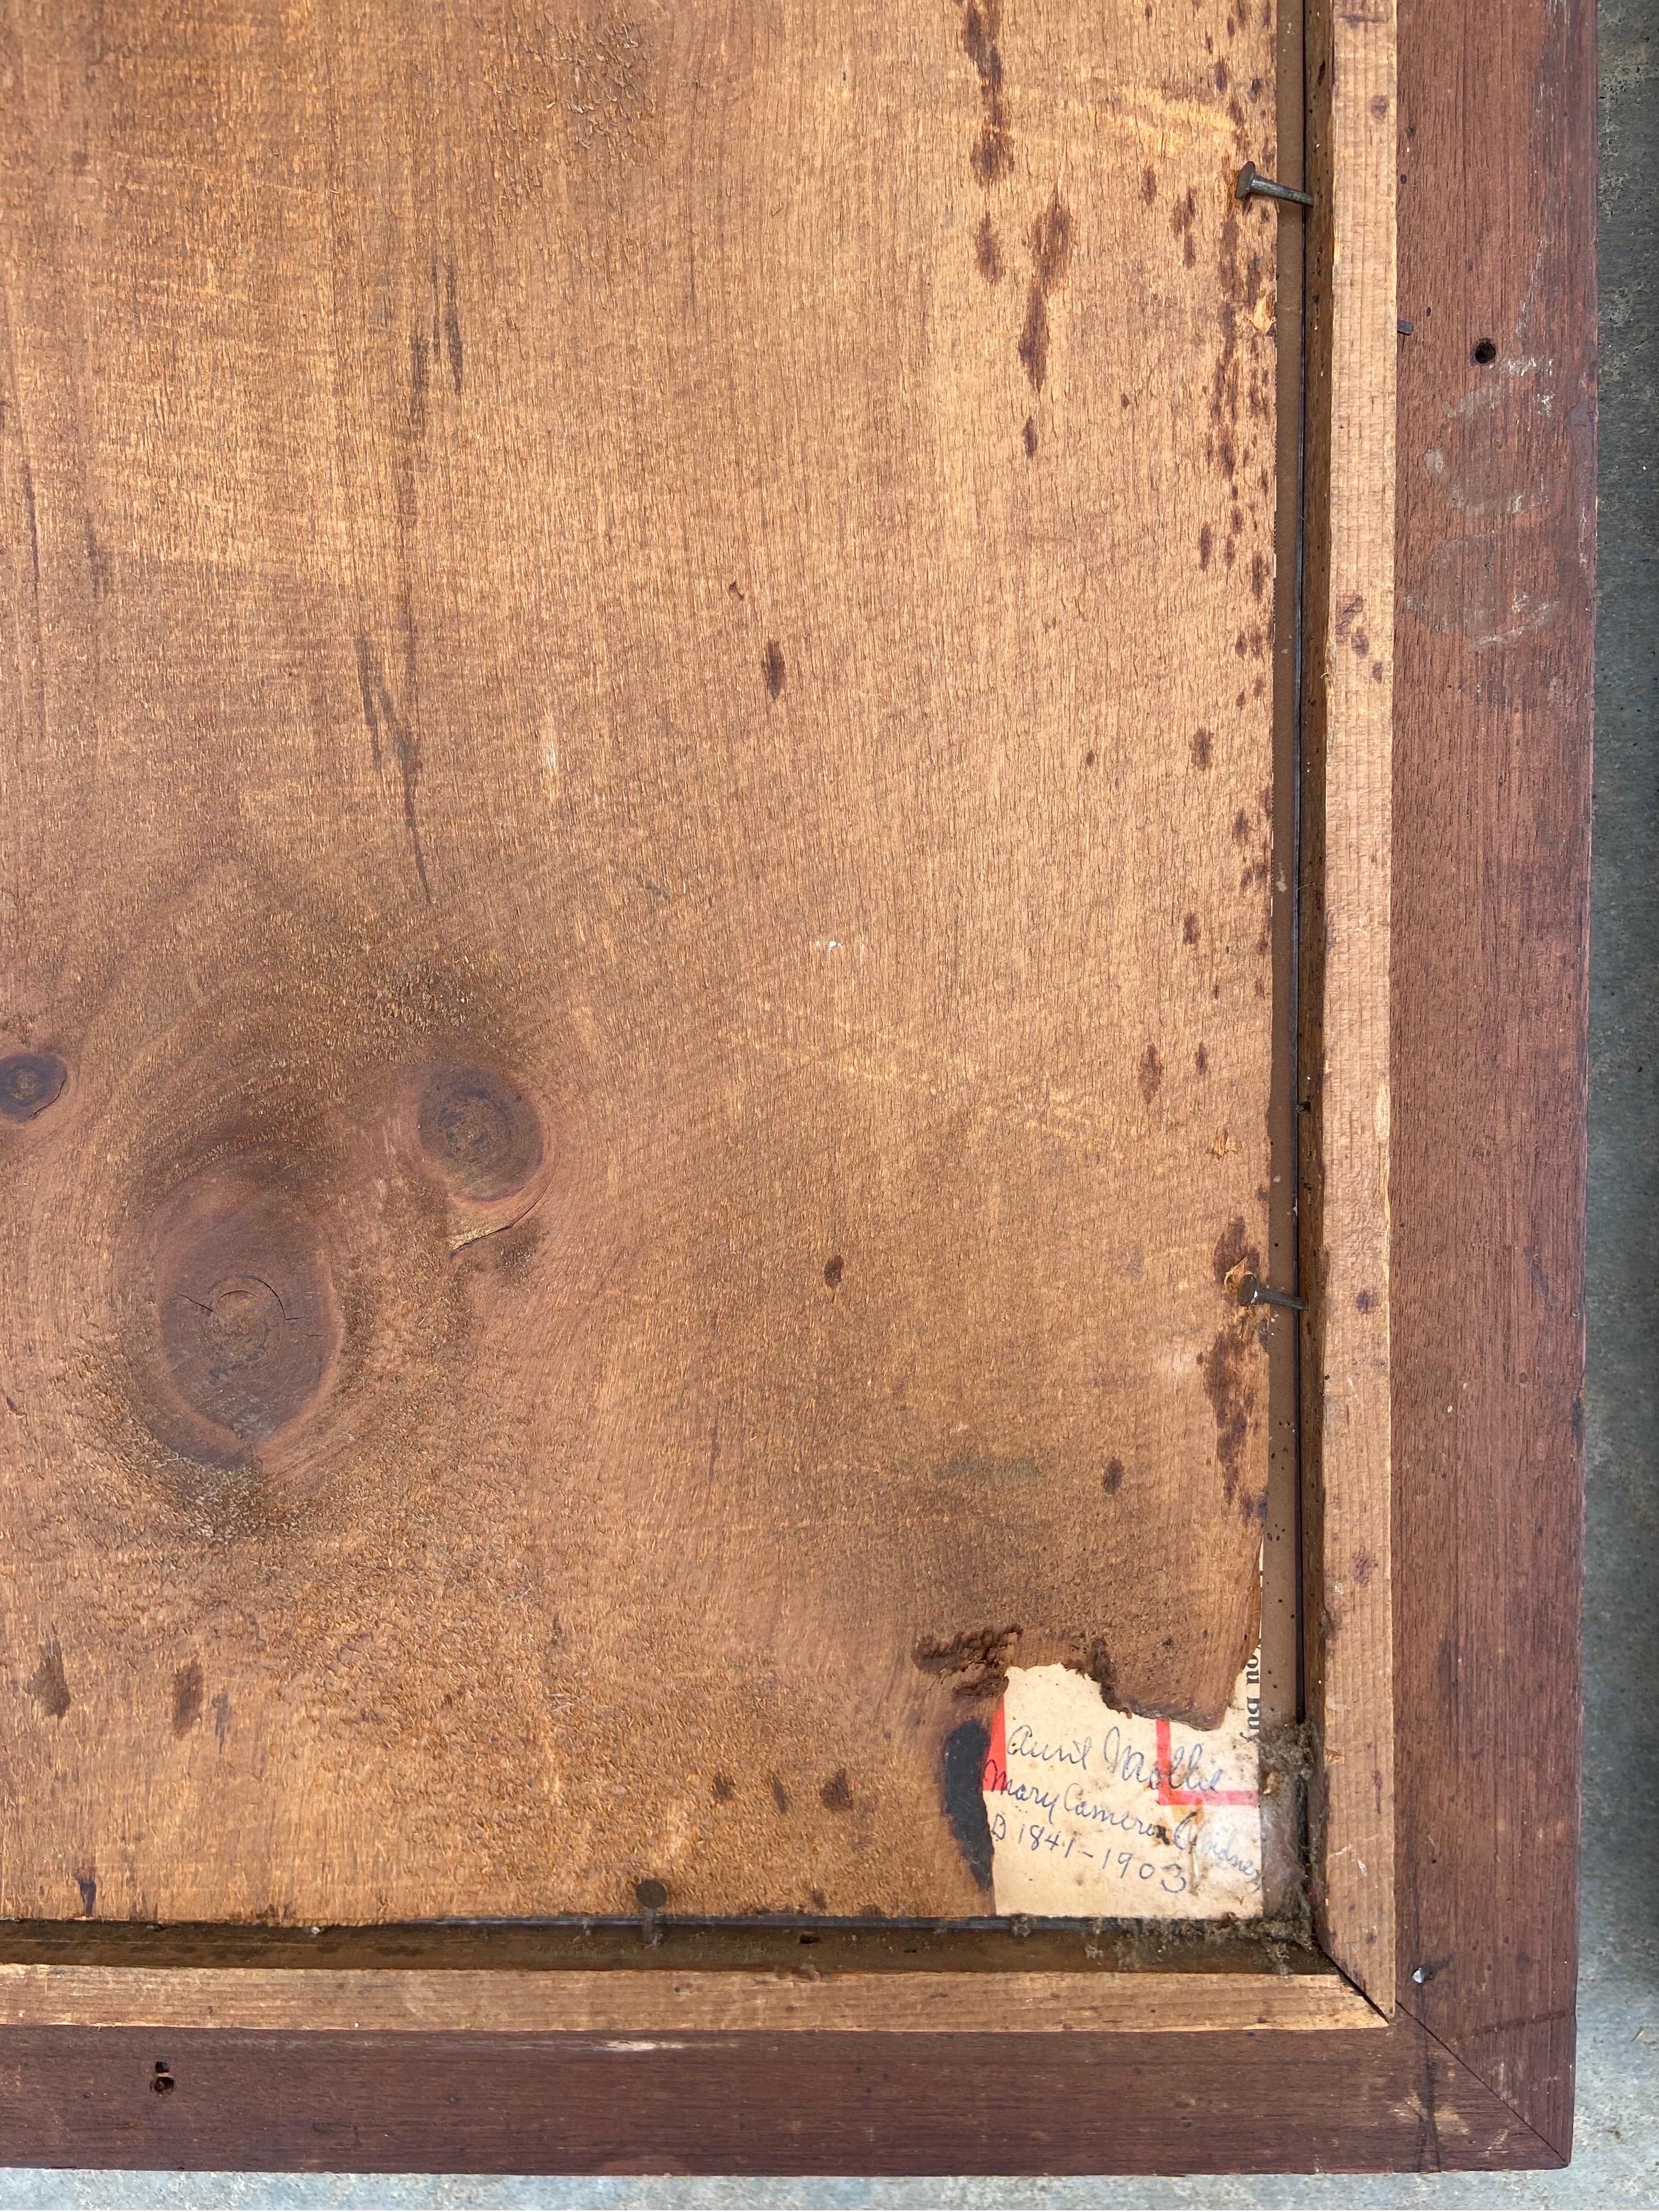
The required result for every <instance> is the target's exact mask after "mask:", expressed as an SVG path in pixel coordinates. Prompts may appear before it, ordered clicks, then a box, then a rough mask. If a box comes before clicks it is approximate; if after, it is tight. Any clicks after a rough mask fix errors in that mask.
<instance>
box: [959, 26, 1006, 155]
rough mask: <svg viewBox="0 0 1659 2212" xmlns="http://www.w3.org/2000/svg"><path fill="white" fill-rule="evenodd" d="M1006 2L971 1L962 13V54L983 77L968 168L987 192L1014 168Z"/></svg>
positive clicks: (977, 73)
mask: <svg viewBox="0 0 1659 2212" xmlns="http://www.w3.org/2000/svg"><path fill="white" fill-rule="evenodd" d="M1001 36H1002V0H968V4H967V5H966V7H964V8H963V11H962V51H963V53H965V54H966V55H967V57H968V58H969V61H970V62H972V64H973V65H974V72H975V76H977V77H978V78H979V105H980V125H979V131H978V135H977V136H976V137H975V140H974V144H973V150H972V151H971V153H970V154H969V156H968V166H969V168H970V169H971V170H972V171H973V173H974V176H975V179H976V181H977V182H978V183H979V184H981V185H983V186H984V187H985V188H986V189H987V191H988V190H989V189H990V187H991V186H992V185H994V184H995V183H997V181H998V180H999V179H1000V178H1003V177H1006V176H1007V175H1008V174H1009V173H1010V171H1011V170H1012V168H1013V166H1014V146H1013V140H1012V137H1011V136H1010V134H1009V130H1008V103H1007V100H1006V98H1005V96H1004V94H1003V88H1002V47H1001V45H1000V40H1001Z"/></svg>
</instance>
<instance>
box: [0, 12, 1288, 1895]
mask: <svg viewBox="0 0 1659 2212" xmlns="http://www.w3.org/2000/svg"><path fill="white" fill-rule="evenodd" d="M1274 49H1275V35H1274V27H1273V15H1272V10H1271V9H1269V8H1263V9H1249V10H1248V11H1245V10H1240V9H1236V8H1229V7H1227V6H1226V5H1225V0H1201V4H1200V6H1199V7H1197V8H1196V9H1194V8H1186V9H1178V10H1175V11H1173V12H1170V13H1169V14H1167V15H1166V14H1165V13H1162V12H1160V9H1159V8H1158V6H1154V7H1153V8H1152V11H1151V12H1150V14H1149V13H1148V12H1147V11H1146V9H1124V10H1122V11H1119V12H1109V13H1107V14H1105V15H1102V14H1100V13H1099V12H1098V11H1091V10H1087V9H1076V8H1073V7H1069V6H1066V7H1054V8H1046V9H1045V8H1041V7H1038V6H1036V5H1034V4H1031V0H1006V4H1003V5H997V4H993V0H967V4H964V5H960V6H958V5H956V4H954V0H937V3H936V0H927V4H921V0H917V4H914V5H907V6H906V7H903V8H901V9H894V8H891V7H887V6H877V5H874V4H872V0H840V4H838V5H837V6H836V7H835V8H833V9H828V10H826V9H812V8H807V7H805V6H793V5H792V6H787V7H784V8H782V9H762V8H759V7H757V6H748V5H744V6H739V7H738V8H736V9H732V10H728V11H725V12H721V13H716V12H715V11H713V10H709V9H702V8H671V7H668V6H666V5H660V4H650V0H641V4H639V5H636V6H634V7H631V8H621V7H618V8H616V9H609V10H602V11H597V12H596V11H590V10H585V9H577V8H575V7H574V6H572V5H569V4H568V0H554V4H551V5H550V6H549V7H548V8H546V9H544V10H542V11H541V12H540V14H539V15H538V20H537V22H536V24H535V25H533V26H529V27H527V26H526V22H525V21H524V20H522V18H521V15H520V11H518V10H517V9H513V8H512V7H509V6H507V5H506V4H504V0H503V4H501V5H486V6H485V7H483V8H482V9H477V10H469V11H466V12H465V14H463V15H457V14H456V13H455V12H454V11H453V10H448V9H442V8H440V7H437V6H435V5H432V6H428V5H424V4H413V0H411V4H409V5H407V6H404V7H400V8H398V9H393V10H392V11H389V12H388V13H386V14H383V15H377V16H375V17H374V19H373V20H372V21H371V19H369V18H368V17H359V16H356V15H352V14H350V13H349V11H347V10H346V9H343V8H340V7H335V6H329V7H325V8H323V9H319V10H318V11H316V12H315V13H314V14H313V15H307V16H305V17H303V18H300V17H295V16H294V15H291V14H288V13H284V12H283V11H282V10H280V9H276V8H275V7H274V6H270V5H269V4H265V3H264V0H234V4H232V5H229V6H227V7H211V8H209V7H194V6H186V7H184V8H179V9H172V8H169V9H159V8H157V9H137V10H131V11H127V12H125V13H124V14H123V15H122V16H121V17H120V18H119V20H118V21H111V20H109V19H108V18H106V17H104V16H101V15H97V14H95V13H94V11H93V10H91V9H81V8H78V7H75V6H71V7H70V8H68V9H60V10H54V11H51V13H50V14H49V15H41V16H40V17H37V18H34V19H32V20H31V21H29V22H27V24H25V25H23V26H21V27H19V28H18V29H17V30H15V32H14V33H12V35H11V43H10V46H9V49H8V53H9V62H8V67H9V99H8V102H7V106H6V111H5V121H4V125H3V128H4V131H5V132H6V134H7V135H6V140H5V154H4V159H3V162H0V196H3V207H4V215H5V221H4V223H3V225H0V234H3V235H0V268H3V275H4V282H5V301H6V307H5V312H6V315H7V319H8V323H7V331H6V338H7V345H6V351H5V360H6V362H7V364H8V368H7V374H8V377H9V389H8V391H7V393H6V398H5V410H4V421H3V452H0V465H3V471H4V477H3V482H4V486H5V495H6V500H7V512H8V513H9V517H10V527H9V537H8V544H9V561H10V568H9V590H8V592H7V595H6V596H7V623H8V629H7V633H6V636H7V650H6V681H7V684H8V690H7V695H6V708H5V713H6V721H7V728H8V731H9V743H8V748H7V766H6V774H7V779H8V781H7V803H6V805H5V808H4V810H3V811H4V821H5V835H6V836H7V837H8V839H9V841H10V842H9V850H8V855H7V860H6V881H7V884H8V887H9V892H10V901H11V902H10V907H9V914H10V925H9V931H8V937H7V945H6V952H7V958H8V963H9V966H8V980H7V983H6V987H5V993H4V997H3V1004H0V1019H3V1021H4V1022H5V1024H6V1025H7V1033H6V1042H7V1044H8V1046H9V1052H10V1057H9V1060H7V1061H6V1063H5V1071H6V1072H5V1073H4V1084H5V1085H9V1086H10V1088H9V1089H7V1090H6V1093H5V1095H6V1097H7V1098H8V1100H9V1101H10V1102H11V1105H12V1106H13V1107H14V1108H15V1111H12V1112H11V1113H10V1114H9V1118H8V1120H7V1122H6V1125H5V1126H4V1127H3V1128H0V1142H3V1143H4V1145H5V1146H6V1149H7V1154H8V1169H9V1172H8V1175H7V1178H6V1185H5V1201H4V1202H5V1216H4V1220H3V1224H0V1239H3V1252H4V1265H3V1270H0V1282H3V1297H4V1299H5V1327H6V1344H7V1358H8V1363H9V1364H8V1366H7V1370H6V1383H5V1387H6V1389H7V1393H8V1398H9V1404H10V1406H11V1407H13V1408H14V1409H15V1410H14V1411H13V1412H12V1413H10V1415H9V1426H8V1428H7V1431H6V1432H5V1443H6V1460H5V1467H4V1474H3V1491H0V1499H3V1511H4V1515H5V1527H6V1537H7V1541H6V1545H5V1555H6V1568H5V1573H6V1587H5V1607H4V1620H5V1634H6V1637H7V1638H8V1644H7V1650H6V1658H5V1664H6V1668H7V1669H8V1673H9V1680H10V1683H11V1705H10V1711H9V1728H8V1739H9V1740H8V1744H7V1756H8V1761H9V1787H8V1790H7V1791H6V1794H5V1801H4V1813H3V1845H4V1848H3V1850H0V1905H3V1908H4V1909H5V1910H6V1911H12V1912H29V1913H37V1914H40V1915H43V1916H46V1917H52V1916H55V1915H58V1916H61V1915H66V1914H72V1913H76V1912H77V1911H84V1912H86V1913H88V1914H97V1915H100V1916H112V1917H157V1918H162V1919H172V1918H178V1917H190V1916H195V1917H219V1918H224V1919H234V1918H237V1917H248V1918H257V1917H277V1918H288V1917H292V1918H297V1919H301V1920H309V1919H315V1918H328V1919H354V1918H357V1919H374V1918H388V1917H422V1916H432V1915H441V1914H445V1913H453V1912H473V1913H493V1914H501V1913H505V1914H522V1913H542V1912H550V1911H628V1910H630V1909H632V1908H633V1906H634V1905H635V1899H636V1898H637V1897H639V1896H640V1895H641V1894H644V1895H647V1896H649V1897H651V1898H653V1899H656V1898H659V1893H660V1897H661V1899H665V1900H666V1901H667V1902H668V1903H669V1905H671V1909H674V1910H678V1911H704V1912H708V1911H720V1912H744V1911H752V1910H755V1909H757V1908H759V1907H769V1908H796V1909H800V1910H805V1911H816V1912H827V1913H830V1914H842V1913H851V1914H862V1913H866V1912H871V1911H886V1912H892V1911H911V1912H921V1913H926V1914H949V1913H960V1912H962V1911H973V1910H975V1909H983V1905H984V1899H983V1895H982V1891H981V1881H982V1878H983V1867H982V1863H981V1860H980V1858H979V1857H978V1856H977V1854H976V1852H975V1850H974V1849H973V1848H970V1847H964V1845H963V1840H962V1836H961V1826H962V1817H963V1816H962V1814H961V1808H959V1807H955V1806H953V1804H952V1802H951V1795H952V1792H953V1790H957V1779H956V1778H958V1777H959V1776H960V1775H961V1774H963V1773H965V1774H966V1775H967V1777H968V1781H967V1784H966V1794H967V1796H969V1799H972V1797H973V1796H974V1783H973V1769H974V1765H975V1762H974V1760H973V1759H972V1758H971V1757H969V1756H967V1755H966V1752H971V1750H972V1748H973V1746H974V1745H975V1743H976V1742H978V1741H982V1735H983V1725H984V1716H985V1715H986V1713H987V1711H988V1710H989V1709H990V1707H991V1706H992V1705H994V1700H995V1698H996V1694H997V1690H998V1686H999V1683H1000V1677H1001V1671H1002V1669H1003V1668H1006V1665H1007V1664H1008V1663H1009V1662H1010V1661H1011V1660H1017V1661H1018V1662H1019V1663H1024V1664H1030V1663H1035V1662H1042V1661H1045V1660H1054V1659H1064V1660H1066V1661H1068V1662H1074V1663H1076V1664H1077V1665H1079V1666H1081V1667H1085V1668H1089V1669H1090V1670H1091V1672H1092V1673H1093V1674H1095V1675H1096V1677H1097V1680H1100V1681H1101V1682H1102V1684H1103V1686H1109V1687H1110V1689H1111V1692H1112V1693H1113V1694H1114V1696H1115V1697H1116V1698H1117V1699H1120V1700H1121V1701H1123V1702H1126V1703H1129V1704H1132V1705H1136V1706H1139V1707H1140V1708H1142V1709H1145V1710H1147V1711H1156V1712H1158V1713H1164V1714H1169V1715H1171V1716H1175V1717H1178V1718H1184V1719H1187V1720H1189V1721H1199V1722H1202V1721H1204V1720H1206V1719H1207V1718H1213V1717H1216V1716H1217V1715H1218V1714H1219V1712H1220V1711H1221V1709H1222V1707H1223V1706H1224V1705H1225V1702H1226V1699H1227V1696H1228V1693H1229V1692H1230V1691H1231V1688H1232V1686H1233V1683H1234V1680H1235V1678H1236V1677H1237V1674H1238V1671H1239V1668H1240V1667H1241V1665H1242V1663H1243V1660H1244V1658H1245V1656H1246V1655H1247V1654H1248V1653H1249V1650H1250V1649H1251V1647H1252V1645H1253V1644H1254V1643H1255V1639H1256V1637H1257V1634H1258V1621H1259V1606H1258V1557H1257V1555H1258V1549H1259V1545H1260V1541H1261V1518H1260V1516H1261V1510H1262V1506H1263V1503H1264V1498H1265V1492H1266V1477H1267V1437H1266V1428H1267V1418H1266V1417H1267V1406H1266V1381H1265V1377H1266V1372H1267V1368H1266V1359H1265V1354H1264V1349H1263V1346H1264V1340H1265V1336H1266V1333H1267V1329H1268V1328H1269V1327H1270V1324H1268V1323H1267V1322H1265V1321H1264V1320H1262V1319H1261V1317H1260V1316H1247V1315H1243V1314H1242V1313H1241V1312H1240V1311H1239V1310H1238V1307H1237V1303H1236V1299H1235V1297H1234V1291H1233V1287H1232V1283H1231V1280H1230V1278H1234V1277H1236V1273H1237V1269H1238V1267H1240V1266H1241V1265H1247V1264H1254V1265H1255V1266H1256V1267H1261V1266H1262V1264H1263V1263H1262V1262H1261V1260H1260V1251H1261V1248H1262V1245H1263V1243H1264V1242H1265V1226H1266V1224H1267V1200H1268V1194H1269V1188H1270V1185H1269V1181H1268V1177H1269V1174H1270V1161H1269V1158H1268V1146H1267V1093H1268V1088H1269V1084H1270V1078H1271V1071H1272V1064H1273V1023H1274V1020H1275V1018H1276V1013H1275V1007H1274V1004H1273V993H1272V991H1271V989H1270V976H1271V966H1272V960H1271V955H1272V925H1273V900H1274V884H1273V868H1272V861H1273V732H1272V726H1271V725H1272V706H1273V701H1272V684H1271V666H1270V635H1271V629H1272V609H1273V583H1274V576H1273V563H1274V544H1273V529H1274V515H1275V507H1276V500H1277V484H1276V481H1275V477H1276V458H1275V457H1276V432H1275V420H1274V410H1275V380H1276V364H1275V343H1274V329H1273V324H1274V301H1273V268H1274V240H1275V238H1276V234H1277V226H1278V224H1279V215H1278V213H1277V212H1276V211H1275V210H1273V209H1271V208H1268V207H1266V206H1262V205H1255V206H1252V207H1248V208H1247V207H1242V206H1241V205H1240V204H1238V203H1237V200H1236V198H1235V197H1233V194H1232V179H1233V177H1234V175H1235V173H1236V172H1237V168H1238V167H1239V166H1240V164H1241V163H1242V161H1243V160H1244V159H1246V158H1247V157H1248V158H1252V159H1255V160H1257V161H1261V163H1262V164H1263V166H1264V167H1270V166H1271V165H1272V162H1273V114H1274V100H1275V63H1274ZM70 64H72V65H70ZM14 1094H15V1095H14ZM964 1747H966V1752H964Z"/></svg>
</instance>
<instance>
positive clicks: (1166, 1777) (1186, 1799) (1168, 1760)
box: [997, 1713, 1256, 1805]
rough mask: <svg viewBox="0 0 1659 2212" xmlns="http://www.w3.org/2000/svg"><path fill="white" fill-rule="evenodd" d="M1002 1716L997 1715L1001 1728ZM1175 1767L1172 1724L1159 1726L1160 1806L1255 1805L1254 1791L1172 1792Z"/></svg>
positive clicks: (1160, 1723) (1161, 1723)
mask: <svg viewBox="0 0 1659 2212" xmlns="http://www.w3.org/2000/svg"><path fill="white" fill-rule="evenodd" d="M997 1723H998V1726H999V1727H1000V1725H1001V1723H1002V1715H1001V1714H1000V1713H999V1714H998V1715H997ZM1172 1765H1174V1759H1173V1755H1172V1753H1171V1752H1170V1723H1168V1721H1160V1722H1159V1723H1158V1803H1159V1804H1160V1805H1254V1804H1255V1802H1256V1793H1255V1790H1171V1789H1170V1768H1171V1766H1172Z"/></svg>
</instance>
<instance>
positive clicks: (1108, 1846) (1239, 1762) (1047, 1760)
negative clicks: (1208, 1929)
mask: <svg viewBox="0 0 1659 2212" xmlns="http://www.w3.org/2000/svg"><path fill="white" fill-rule="evenodd" d="M1260 1734H1261V1655H1260V1653H1259V1652H1258V1653H1257V1655H1256V1656H1255V1657H1254V1658H1253V1659H1252V1660H1251V1661H1250V1662H1249V1666H1248V1667H1246V1668H1245V1669H1244V1672H1243V1674H1241V1675H1240V1676H1239V1678H1238V1681H1237V1685H1236V1686H1235V1688H1234V1691H1233V1702H1232V1704H1231V1706H1230V1707H1229V1709H1228V1711H1227V1714H1226V1717H1225V1719H1224V1720H1223V1722H1222V1723H1221V1726H1220V1727H1219V1728H1217V1729H1188V1728H1183V1727H1182V1726H1181V1724H1180V1723H1178V1722H1172V1721H1155V1720H1143V1719H1141V1718H1139V1717H1138V1716H1137V1715H1134V1714H1133V1713H1120V1712H1115V1711H1114V1710H1113V1709H1112V1707H1111V1706H1110V1705H1107V1704H1106V1702H1105V1700H1104V1699H1103V1698H1102V1696H1101V1694H1100V1692H1099V1690H1098V1688H1097V1686H1096V1685H1095V1684H1094V1683H1093V1682H1091V1680H1089V1679H1088V1677H1087V1676H1086V1675H1084V1674H1074V1673H1073V1671H1072V1669H1071V1668H1068V1667H1011V1668H1009V1670H1008V1688H1007V1692H1006V1696H1005V1697H1004V1699H1003V1701H1002V1706H1001V1710H1000V1711H999V1713H998V1715H997V1718H996V1722H995V1724H994V1727H993V1729H992V1731H991V1747H990V1751H989V1753H988V1754H987V1759H986V1762H985V1771H984V1777H983V1787H984V1792H985V1811H986V1816H987V1820H989V1823H990V1828H991V1887H992V1894H993V1897H994V1902H995V1905H996V1910H997V1911H998V1912H1000V1913H1014V1912H1029V1913H1033V1914H1041V1915H1043V1916H1047V1917H1066V1918H1080V1919H1095V1918H1099V1919H1103V1920H1104V1919H1134V1920H1224V1919H1226V1920H1231V1919H1249V1918H1254V1917H1256V1916H1257V1915H1258V1914H1259V1913H1260V1912H1261V1806H1260V1802H1259V1800H1258V1796H1257V1787H1258V1781H1259V1771H1258V1770H1259V1758H1258V1738H1259V1736H1260Z"/></svg>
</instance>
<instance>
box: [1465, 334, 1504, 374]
mask: <svg viewBox="0 0 1659 2212" xmlns="http://www.w3.org/2000/svg"><path fill="white" fill-rule="evenodd" d="M1497 358H1498V348H1497V346H1496V345H1495V344H1494V343H1493V342H1492V339H1491V338H1482V339H1481V341H1480V344H1479V345H1478V346H1476V348H1475V349H1474V353H1473V354H1472V355H1471V356H1470V359H1471V360H1472V361H1477V362H1480V366H1481V368H1486V367H1487V366H1488V365H1489V363H1491V362H1494V361H1496V360H1497Z"/></svg>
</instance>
